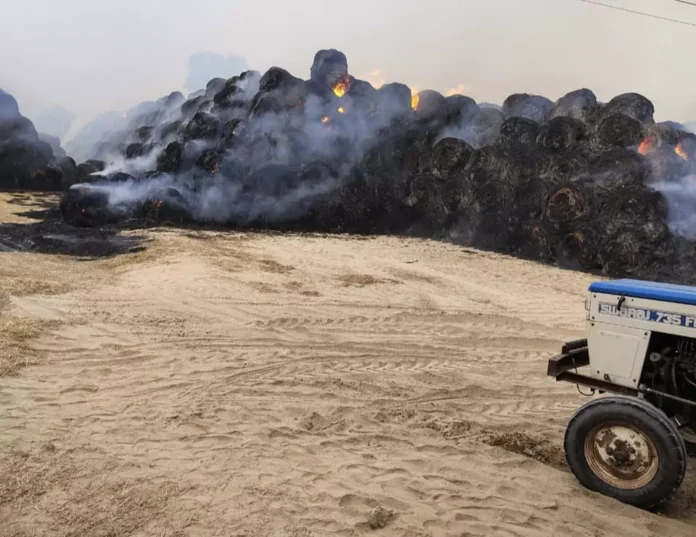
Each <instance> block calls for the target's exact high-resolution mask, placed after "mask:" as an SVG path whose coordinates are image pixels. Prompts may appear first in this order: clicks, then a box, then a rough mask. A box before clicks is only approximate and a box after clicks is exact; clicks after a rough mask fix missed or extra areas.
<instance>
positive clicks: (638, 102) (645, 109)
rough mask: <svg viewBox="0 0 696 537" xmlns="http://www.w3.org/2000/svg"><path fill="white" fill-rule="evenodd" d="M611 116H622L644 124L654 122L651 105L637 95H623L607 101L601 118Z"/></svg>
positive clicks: (644, 98)
mask: <svg viewBox="0 0 696 537" xmlns="http://www.w3.org/2000/svg"><path fill="white" fill-rule="evenodd" d="M612 114H624V115H626V116H628V117H632V118H633V119H635V120H637V121H640V122H641V123H644V124H648V123H654V121H655V120H654V118H653V115H654V114H655V107H654V105H653V103H652V102H651V101H650V100H649V99H647V98H646V97H643V96H642V95H640V94H638V93H624V94H622V95H617V96H616V97H614V98H613V99H612V100H611V101H609V102H608V103H607V104H606V106H605V107H604V110H603V111H602V117H607V116H610V115H612Z"/></svg>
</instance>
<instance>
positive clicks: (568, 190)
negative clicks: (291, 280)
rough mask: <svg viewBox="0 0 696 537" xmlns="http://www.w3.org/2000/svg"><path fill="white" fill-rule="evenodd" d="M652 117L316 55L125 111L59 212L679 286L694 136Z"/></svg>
mask: <svg viewBox="0 0 696 537" xmlns="http://www.w3.org/2000/svg"><path fill="white" fill-rule="evenodd" d="M653 113H654V108H653V105H652V103H651V102H650V101H649V100H648V99H646V98H645V97H643V96H641V95H637V94H624V95H619V96H617V97H615V98H614V99H612V100H611V101H610V102H608V103H606V104H603V103H600V102H598V101H597V99H596V97H595V95H594V94H593V93H592V92H591V91H590V90H588V89H581V90H578V91H574V92H571V93H569V94H567V95H565V96H563V97H561V98H560V99H558V100H557V101H555V102H553V101H551V100H549V99H547V98H544V97H541V96H537V95H528V94H516V95H511V96H510V97H508V98H507V99H506V100H505V102H504V103H503V105H502V107H500V109H497V108H495V107H491V106H488V105H486V106H484V105H481V106H479V105H478V104H477V103H476V102H475V101H474V100H473V99H471V98H469V97H466V96H463V95H454V96H450V97H445V96H443V95H441V94H440V93H438V92H436V91H432V90H426V91H422V92H419V93H416V94H412V92H411V90H410V89H409V87H407V86H405V85H403V84H399V83H391V84H386V85H384V86H382V87H381V88H374V87H373V86H372V85H371V84H369V83H368V82H366V81H363V80H359V79H356V78H354V77H353V76H352V75H350V73H349V69H348V62H347V59H346V57H345V55H344V54H342V53H341V52H339V51H336V50H321V51H319V52H318V53H317V54H316V56H315V58H314V62H313V64H312V66H311V69H310V78H309V80H304V79H301V78H297V77H295V76H294V75H292V74H291V73H289V72H288V71H286V70H284V69H281V68H279V67H272V68H271V69H269V70H268V71H267V72H266V73H264V74H263V75H261V74H260V73H258V72H254V71H247V72H244V73H241V74H240V75H239V76H235V77H233V78H231V79H229V80H223V79H214V80H211V81H210V82H209V83H208V85H207V87H206V88H205V89H202V90H200V91H198V92H196V93H195V94H193V95H191V96H189V97H188V99H187V98H185V97H184V96H183V95H182V94H180V93H173V94H171V95H169V96H167V97H165V98H163V99H160V100H159V101H157V102H154V103H145V104H144V105H141V106H140V107H138V108H137V109H136V110H134V111H131V113H129V116H128V121H127V122H126V125H125V127H124V128H123V129H121V130H119V131H117V132H112V133H111V134H110V135H109V136H108V137H106V138H104V139H102V140H99V141H98V143H97V144H95V145H94V147H93V149H92V153H91V155H90V156H91V158H92V161H90V162H89V163H86V164H82V165H81V166H82V167H83V168H85V167H88V168H89V170H90V172H89V173H91V175H86V177H87V178H88V181H86V182H84V183H83V184H79V185H75V186H72V187H71V188H68V189H67V190H66V191H65V192H64V194H63V199H62V202H61V210H62V214H63V217H64V219H65V220H66V221H67V222H69V223H71V224H75V225H81V226H99V225H103V224H106V223H111V222H118V221H123V220H127V219H134V218H135V219H138V218H143V219H146V220H150V221H154V222H160V223H161V222H170V223H199V224H215V225H224V226H232V227H236V228H250V227H256V228H259V227H261V228H276V229H296V230H299V229H302V230H321V231H329V232H354V233H397V234H411V235H417V236H427V237H435V238H442V239H448V240H452V241H455V242H457V243H459V244H464V245H470V246H474V247H479V248H484V249H492V250H496V251H499V252H504V253H509V254H513V255H518V256H522V257H526V258H531V259H537V260H542V261H547V262H556V263H558V264H559V265H561V266H567V267H573V268H580V269H589V270H598V271H603V272H604V273H606V274H609V275H620V274H632V275H635V276H638V277H659V278H662V279H672V280H682V281H683V280H685V279H689V278H690V273H691V272H692V271H691V270H690V263H691V260H692V258H693V253H690V252H693V251H696V249H695V248H693V244H692V243H691V242H690V241H691V240H692V238H696V237H690V236H688V235H686V236H685V235H684V231H683V230H684V229H690V228H691V227H693V226H689V225H687V226H685V227H683V228H680V227H679V226H680V225H683V223H684V216H685V214H688V215H690V214H691V211H690V209H689V208H687V210H686V212H685V211H684V196H683V191H684V190H683V182H684V180H685V178H688V177H690V176H691V174H692V173H693V167H694V161H695V160H696V159H695V158H694V157H696V136H695V135H693V134H691V133H688V132H686V131H685V130H684V129H683V128H681V127H680V125H678V124H673V123H664V124H656V123H655V121H654V119H653ZM42 162H43V161H42ZM27 181H28V182H27V183H25V184H24V186H30V180H29V179H28V180H27ZM63 186H66V185H65V183H63ZM674 192H676V194H674ZM680 230H681V231H680Z"/></svg>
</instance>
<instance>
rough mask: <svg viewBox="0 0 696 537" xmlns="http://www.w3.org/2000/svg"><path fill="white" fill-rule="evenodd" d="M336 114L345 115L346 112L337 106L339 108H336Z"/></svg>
mask: <svg viewBox="0 0 696 537" xmlns="http://www.w3.org/2000/svg"><path fill="white" fill-rule="evenodd" d="M338 113H339V114H345V113H346V111H345V109H344V108H343V107H342V106H339V107H338Z"/></svg>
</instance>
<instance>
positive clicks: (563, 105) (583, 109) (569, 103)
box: [549, 88, 599, 123]
mask: <svg viewBox="0 0 696 537" xmlns="http://www.w3.org/2000/svg"><path fill="white" fill-rule="evenodd" d="M598 108H599V106H598V104H597V97H596V96H595V94H594V93H593V92H592V91H590V90H589V89H586V88H583V89H579V90H575V91H571V92H570V93H567V94H565V95H564V96H563V97H561V98H560V99H558V100H557V101H556V105H555V106H554V108H553V110H552V111H551V113H550V114H549V119H555V118H558V117H568V118H572V119H577V120H578V121H582V122H584V123H590V122H591V121H592V120H593V119H594V118H595V116H596V114H597V110H598Z"/></svg>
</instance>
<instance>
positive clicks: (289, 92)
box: [249, 67, 308, 116]
mask: <svg viewBox="0 0 696 537" xmlns="http://www.w3.org/2000/svg"><path fill="white" fill-rule="evenodd" d="M307 94H308V88H307V85H306V84H305V82H304V81H303V80H301V79H299V78H297V77H294V76H293V75H291V74H290V73H289V72H288V71H286V70H285V69H281V68H280V67H271V68H270V69H269V70H268V71H266V72H265V73H264V75H263V76H262V77H261V80H260V81H259V91H258V92H257V93H256V95H255V96H254V98H253V99H252V101H251V103H250V104H249V113H250V115H251V116H258V115H263V114H264V113H267V112H280V111H283V110H288V109H291V108H297V107H300V106H302V105H303V103H304V102H305V100H306V98H307Z"/></svg>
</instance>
